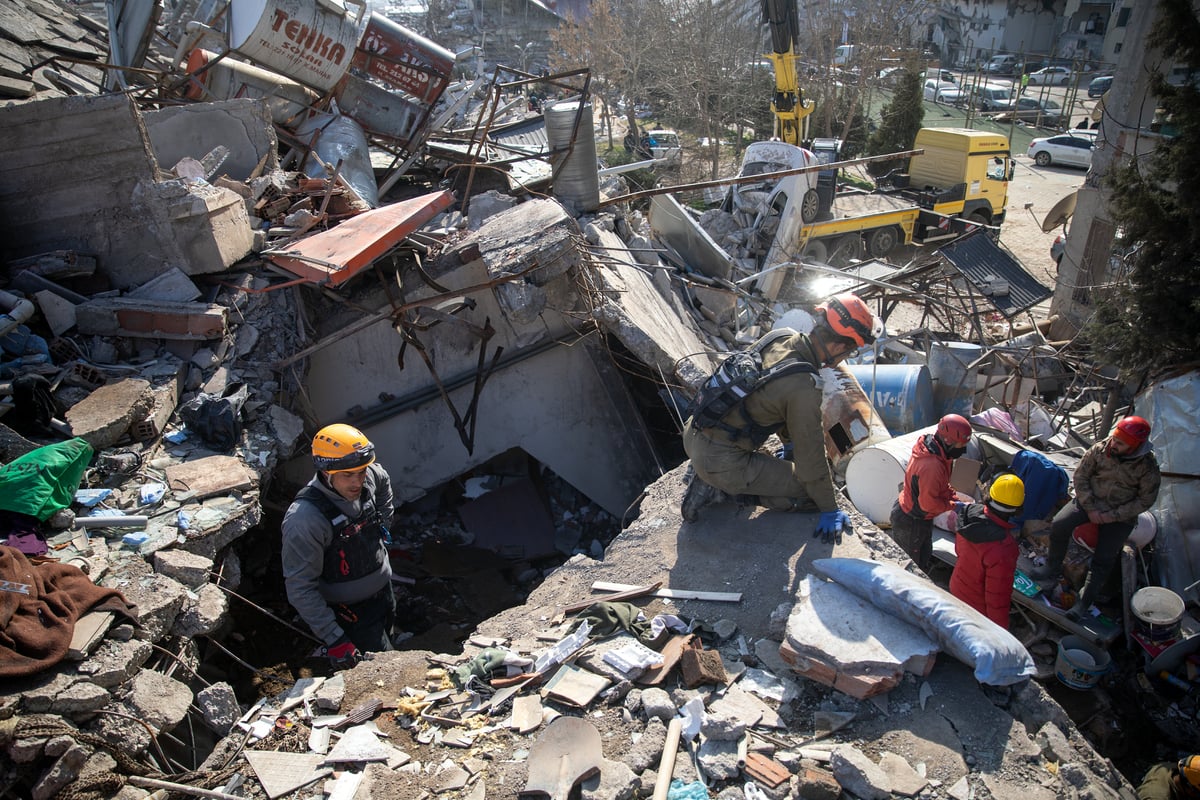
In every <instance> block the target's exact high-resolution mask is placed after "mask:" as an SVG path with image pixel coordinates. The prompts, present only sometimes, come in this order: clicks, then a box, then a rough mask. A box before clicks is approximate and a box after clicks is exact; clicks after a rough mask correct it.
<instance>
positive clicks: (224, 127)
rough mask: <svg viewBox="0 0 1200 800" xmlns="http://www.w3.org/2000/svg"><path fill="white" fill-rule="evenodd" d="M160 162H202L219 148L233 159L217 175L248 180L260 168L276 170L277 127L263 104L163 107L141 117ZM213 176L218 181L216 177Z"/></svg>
mask: <svg viewBox="0 0 1200 800" xmlns="http://www.w3.org/2000/svg"><path fill="white" fill-rule="evenodd" d="M142 117H143V119H144V120H145V122H146V132H147V133H148V134H149V136H150V143H151V144H152V145H153V148H154V155H155V157H156V158H157V159H158V163H160V164H164V165H170V164H174V163H176V162H178V161H179V160H180V159H181V158H185V157H188V156H190V157H192V158H195V159H200V158H203V157H204V156H205V155H207V154H208V153H210V152H212V150H213V149H214V148H216V147H218V146H224V147H226V148H228V150H229V155H228V157H227V158H226V159H225V161H224V162H223V163H222V164H221V166H220V168H219V169H218V171H217V173H216V175H228V176H229V177H230V178H232V179H233V180H236V181H245V180H246V179H247V178H249V177H250V175H251V173H252V172H253V171H254V169H255V168H256V167H258V166H259V164H260V163H263V162H265V164H264V168H265V169H266V170H272V169H275V168H276V167H277V166H278V161H279V159H278V154H277V147H278V144H277V141H276V138H275V126H274V125H273V124H272V123H271V118H270V115H269V113H268V111H267V108H266V105H265V104H264V102H263V101H262V100H258V99H250V98H237V99H233V100H219V101H215V102H211V103H189V104H187V105H180V106H164V107H163V108H160V109H158V110H154V111H146V112H143V114H142ZM214 177H215V176H214Z"/></svg>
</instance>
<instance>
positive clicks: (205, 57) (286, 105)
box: [187, 47, 318, 125]
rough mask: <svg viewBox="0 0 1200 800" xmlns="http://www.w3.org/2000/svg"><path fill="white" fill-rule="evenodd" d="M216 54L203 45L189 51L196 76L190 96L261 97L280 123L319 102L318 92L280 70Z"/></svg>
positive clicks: (287, 122)
mask: <svg viewBox="0 0 1200 800" xmlns="http://www.w3.org/2000/svg"><path fill="white" fill-rule="evenodd" d="M216 58H217V55H216V53H212V52H209V51H208V50H204V49H202V48H199V47H197V48H196V49H195V50H193V51H192V52H191V53H190V54H189V55H188V60H187V71H188V73H189V74H190V75H192V76H193V77H192V79H191V81H190V82H189V83H188V87H187V98H188V99H189V100H229V99H231V98H234V97H250V98H255V99H260V100H262V101H263V104H264V105H266V107H267V113H268V114H270V115H271V121H272V122H274V123H275V124H277V125H290V124H291V123H292V122H293V121H294V120H295V118H297V117H298V116H299V115H301V114H303V113H305V112H307V111H308V109H309V107H310V106H314V105H316V103H317V100H318V96H317V93H316V92H314V91H313V90H312V89H309V88H308V87H307V86H303V85H301V84H299V83H296V82H295V81H293V80H290V79H289V78H285V77H283V76H282V75H279V74H278V73H275V72H271V71H270V70H266V69H263V68H262V67H256V66H254V65H253V64H247V63H245V62H243V61H235V60H234V59H232V58H225V59H222V60H220V61H217V60H216ZM210 63H211V64H212V66H208V65H209V64H210ZM206 66H208V68H207V69H205V70H204V71H203V72H200V69H201V68H202V67H206ZM197 73H199V74H197Z"/></svg>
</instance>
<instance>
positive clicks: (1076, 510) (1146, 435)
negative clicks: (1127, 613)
mask: <svg viewBox="0 0 1200 800" xmlns="http://www.w3.org/2000/svg"><path fill="white" fill-rule="evenodd" d="M1161 480H1162V476H1161V474H1160V473H1159V469H1158V460H1157V459H1156V458H1155V457H1154V452H1153V448H1152V447H1151V445H1150V423H1149V422H1147V421H1146V420H1144V419H1142V418H1141V417H1125V418H1124V419H1122V420H1121V421H1120V422H1118V423H1117V427H1116V428H1115V429H1114V430H1113V432H1112V435H1111V436H1109V437H1108V438H1107V439H1105V440H1103V441H1100V442H1096V444H1094V445H1092V446H1091V447H1090V448H1088V451H1087V452H1086V453H1084V454H1083V458H1081V459H1080V460H1079V465H1078V466H1077V467H1076V468H1075V478H1074V484H1075V502H1073V503H1067V505H1065V506H1063V507H1062V509H1060V510H1059V512H1058V513H1057V514H1055V515H1054V522H1052V523H1051V525H1050V552H1049V554H1048V555H1047V557H1046V565H1045V566H1044V567H1041V568H1038V569H1035V570H1033V573H1032V574H1033V578H1034V579H1036V580H1042V581H1044V580H1049V579H1057V578H1058V577H1059V576H1060V575H1061V574H1062V563H1063V558H1064V557H1065V556H1066V554H1067V545H1068V544H1069V543H1070V539H1071V534H1072V533H1073V532H1074V530H1075V529H1076V528H1077V527H1079V526H1080V525H1082V524H1084V523H1085V522H1093V523H1095V524H1096V525H1097V526H1099V529H1100V530H1099V533H1098V535H1097V537H1096V552H1095V554H1094V555H1093V556H1092V566H1091V569H1090V570H1089V571H1088V576H1087V580H1086V581H1085V582H1084V584H1083V589H1081V590H1080V592H1079V600H1078V602H1077V603H1076V604H1075V606H1074V607H1073V608H1071V609H1070V610H1069V611H1068V612H1067V613H1068V615H1069V616H1070V617H1072V618H1073V619H1076V620H1078V619H1082V617H1083V614H1084V613H1085V612H1086V611H1087V610H1088V608H1090V607H1091V605H1092V602H1093V601H1094V600H1095V599H1096V594H1097V592H1099V591H1100V589H1101V587H1103V586H1104V582H1105V581H1106V580H1107V579H1108V576H1109V573H1111V572H1112V569H1113V567H1115V566H1116V565H1117V560H1118V559H1119V558H1120V556H1121V548H1122V547H1124V545H1125V539H1126V538H1128V537H1129V534H1130V533H1131V532H1132V531H1133V527H1134V525H1135V524H1136V523H1137V517H1138V514H1141V513H1142V512H1143V511H1147V510H1149V508H1150V506H1152V505H1154V501H1155V499H1156V498H1157V497H1158V487H1159V484H1160V482H1161Z"/></svg>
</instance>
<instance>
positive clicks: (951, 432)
mask: <svg viewBox="0 0 1200 800" xmlns="http://www.w3.org/2000/svg"><path fill="white" fill-rule="evenodd" d="M937 437H938V438H939V439H941V440H942V444H944V445H946V446H947V447H966V446H967V442H969V441H971V423H970V422H969V421H968V420H967V418H966V417H964V416H961V415H959V414H947V415H946V416H944V417H942V418H941V420H939V421H938V426H937Z"/></svg>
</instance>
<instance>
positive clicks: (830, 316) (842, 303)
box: [816, 292, 883, 347]
mask: <svg viewBox="0 0 1200 800" xmlns="http://www.w3.org/2000/svg"><path fill="white" fill-rule="evenodd" d="M816 310H817V311H819V312H820V313H821V314H823V315H824V317H825V322H826V323H827V324H828V325H829V327H830V329H831V330H832V331H833V332H834V333H836V334H837V335H838V336H842V337H845V338H847V339H850V340H851V341H853V342H854V343H855V344H856V345H857V346H858V347H866V346H867V345H869V344H875V340H876V339H878V338H879V337H880V336H882V335H883V322H882V321H880V319H879V317H877V316H875V315H874V314H872V313H871V309H869V308H867V304H866V303H864V302H863V301H862V298H860V297H859V296H858V295H856V294H851V293H850V292H846V293H845V294H839V295H835V296H833V297H831V298H829V300H827V301H826V302H824V303H822V304H821V305H819V306H817V308H816Z"/></svg>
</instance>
